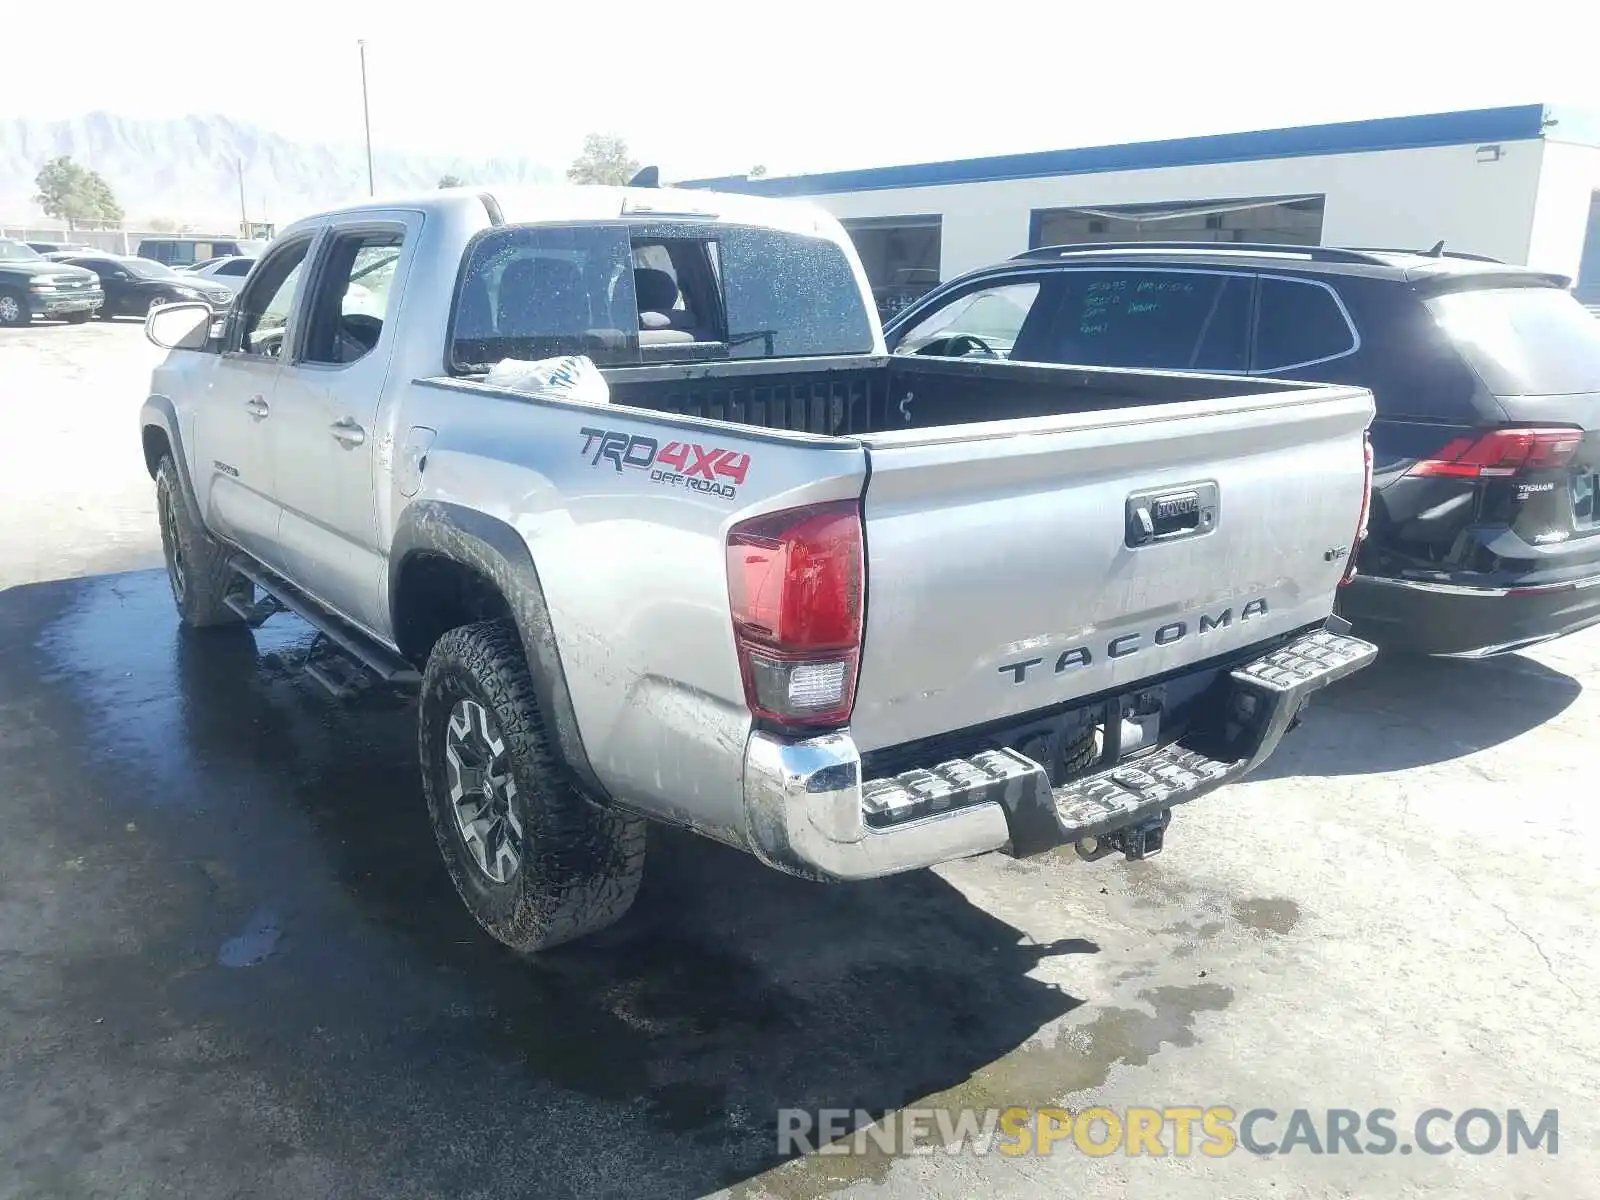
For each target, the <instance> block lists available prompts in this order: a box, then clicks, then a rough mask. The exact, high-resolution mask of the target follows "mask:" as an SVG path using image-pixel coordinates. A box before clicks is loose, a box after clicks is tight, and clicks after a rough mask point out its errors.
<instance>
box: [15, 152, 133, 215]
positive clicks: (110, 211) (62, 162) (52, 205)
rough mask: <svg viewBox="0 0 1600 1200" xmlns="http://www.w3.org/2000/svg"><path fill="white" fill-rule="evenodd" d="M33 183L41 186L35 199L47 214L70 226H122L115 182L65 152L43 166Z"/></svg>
mask: <svg viewBox="0 0 1600 1200" xmlns="http://www.w3.org/2000/svg"><path fill="white" fill-rule="evenodd" d="M33 185H34V186H35V187H36V188H38V189H39V193H38V195H36V196H35V197H34V198H33V201H34V203H35V204H37V205H38V206H39V207H40V208H42V209H43V210H44V212H45V215H46V216H50V217H57V218H59V219H61V220H63V221H65V222H66V223H67V228H68V229H76V228H77V227H78V226H79V225H80V224H85V225H120V224H121V223H122V205H120V204H118V203H117V198H116V196H115V195H113V194H112V191H111V185H110V184H108V183H107V182H106V181H105V180H104V179H102V178H101V177H100V175H99V174H98V173H97V172H95V171H91V170H89V169H88V168H87V167H84V166H80V165H79V164H78V163H75V162H73V161H72V156H71V155H67V154H63V155H61V156H60V157H59V158H52V159H51V160H50V161H49V162H47V163H45V165H44V166H43V167H41V168H39V174H38V175H36V176H35V177H34V180H33Z"/></svg>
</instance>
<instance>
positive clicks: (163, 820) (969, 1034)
mask: <svg viewBox="0 0 1600 1200" xmlns="http://www.w3.org/2000/svg"><path fill="white" fill-rule="evenodd" d="M33 610H38V611H37V612H34V611H33ZM35 617H37V618H38V619H35ZM174 626H175V621H174V620H173V618H172V615H171V600H170V597H169V596H168V595H167V592H166V583H165V579H164V577H163V576H162V575H161V574H160V573H158V572H147V573H137V574H131V575H123V576H114V577H107V578H101V579H94V580H85V581H73V582H70V583H61V584H51V585H40V586H37V587H27V588H17V589H13V590H12V591H10V592H7V593H4V594H0V659H3V660H4V661H6V662H7V663H8V668H9V667H15V668H18V669H21V668H22V667H23V666H24V665H25V663H29V664H31V668H30V669H31V671H32V672H33V674H32V675H31V676H30V677H29V681H28V682H27V683H26V684H25V687H26V688H32V689H34V690H35V691H36V693H37V696H36V698H37V699H38V701H39V702H40V705H39V711H41V712H45V713H48V714H49V722H50V725H51V726H52V728H54V729H56V730H58V731H59V734H60V736H62V737H68V736H71V735H72V734H73V733H81V734H82V735H83V737H84V739H85V745H86V752H85V755H84V758H85V761H84V762H83V763H82V764H81V766H78V767H76V768H72V770H73V771H75V772H77V774H74V775H71V776H70V777H67V778H65V780H64V781H55V782H51V783H49V784H48V785H45V784H41V786H48V787H49V789H51V790H52V791H61V792H63V794H65V793H68V792H71V791H72V790H73V789H75V788H76V789H78V790H80V791H81V790H84V789H91V790H94V791H97V792H103V793H104V794H106V795H108V796H115V797H116V799H115V801H114V802H113V811H112V813H111V814H109V817H108V819H109V820H110V821H112V822H114V823H115V824H116V827H117V828H118V829H120V827H121V823H122V822H123V821H126V822H127V825H128V828H129V830H132V829H134V828H135V826H137V828H138V830H139V831H140V837H141V838H145V839H153V840H154V841H155V842H156V843H157V845H158V851H156V852H153V853H152V854H151V855H150V856H148V862H147V864H146V866H145V867H143V868H141V870H147V871H153V872H157V874H156V876H155V877H152V878H151V879H149V880H147V881H146V883H145V884H142V885H140V887H139V888H133V885H132V884H130V885H129V888H130V889H132V890H130V891H129V893H128V894H127V896H126V897H125V899H118V900H115V901H114V902H115V903H123V902H126V903H127V904H129V905H137V904H139V903H141V900H140V897H142V896H148V897H156V898H158V899H152V900H151V901H150V903H151V904H152V906H153V909H155V910H158V911H152V912H151V913H149V914H147V917H148V919H147V920H146V927H147V932H146V933H145V934H144V935H143V936H144V938H145V941H144V943H143V944H142V946H141V949H140V952H139V953H138V954H137V955H135V956H131V957H127V956H125V957H120V958H112V959H106V960H96V961H94V962H70V963H67V962H64V963H62V964H60V969H61V973H62V976H63V978H64V979H70V980H71V981H72V985H71V987H68V988H66V990H65V991H64V994H63V1000H62V1003H63V1012H62V1016H61V1019H62V1021H63V1022H64V1025H65V1026H66V1027H72V1026H76V1025H78V1024H79V1023H80V1022H81V1021H82V1020H83V1018H84V1015H85V1014H86V1013H88V1012H90V1011H91V1010H92V1011H93V1012H94V1013H96V1014H100V1013H105V1012H113V1013H115V1014H117V1017H116V1019H117V1023H118V1025H119V1026H123V1027H125V1028H126V1029H131V1030H132V1031H133V1032H131V1033H126V1032H125V1033H124V1035H123V1041H122V1042H121V1043H119V1044H120V1045H121V1046H122V1047H123V1048H124V1050H126V1049H127V1048H128V1047H130V1046H138V1045H139V1043H140V1038H141V1036H144V1035H142V1034H141V1033H140V1032H139V1031H140V1030H144V1029H147V1028H148V1030H149V1031H150V1032H149V1034H148V1036H149V1037H150V1038H152V1039H153V1038H155V1037H156V1032H155V1031H156V1030H158V1029H159V1030H163V1031H165V1032H164V1033H163V1034H162V1036H163V1037H170V1030H171V1027H172V1024H173V1022H174V1021H176V1022H179V1023H180V1024H181V1025H182V1026H183V1027H185V1028H187V1029H190V1030H204V1031H207V1037H208V1038H209V1039H210V1040H211V1041H213V1042H221V1043H225V1044H226V1045H227V1046H228V1047H229V1050H228V1054H227V1056H226V1063H225V1064H222V1063H218V1062H213V1061H211V1060H210V1059H208V1058H206V1057H204V1056H201V1057H197V1059H196V1061H194V1062H185V1063H182V1064H176V1065H178V1066H181V1067H182V1069H183V1070H185V1071H189V1072H197V1073H198V1074H199V1078H202V1079H204V1078H208V1077H211V1076H214V1078H215V1081H216V1093H215V1098H214V1100H213V1101H212V1102H213V1103H214V1104H215V1105H216V1106H217V1112H216V1114H203V1115H201V1116H198V1117H196V1118H194V1119H195V1120H198V1121H201V1123H202V1127H203V1126H204V1124H205V1123H206V1122H212V1123H215V1124H216V1125H218V1127H219V1128H220V1129H222V1130H223V1131H224V1133H225V1134H226V1131H228V1130H230V1129H233V1128H234V1126H233V1125H232V1124H231V1123H230V1122H228V1121H227V1120H224V1119H223V1118H224V1117H225V1116H226V1114H227V1111H228V1107H229V1104H230V1101H229V1099H228V1096H229V1095H230V1094H231V1093H233V1092H235V1091H237V1090H239V1087H240V1084H239V1082H238V1080H239V1078H240V1075H241V1073H243V1074H244V1075H245V1076H248V1078H249V1081H250V1082H249V1089H250V1090H251V1091H252V1092H254V1093H255V1094H257V1095H266V1096H270V1097H271V1098H272V1103H273V1104H275V1105H277V1106H279V1107H281V1108H282V1109H284V1110H285V1112H284V1113H283V1114H281V1115H280V1116H279V1117H278V1118H276V1119H275V1121H274V1129H275V1130H276V1132H275V1133H274V1135H273V1137H272V1138H265V1137H264V1136H263V1137H258V1136H256V1135H254V1134H251V1133H249V1132H246V1133H243V1134H240V1133H238V1132H237V1131H235V1132H234V1133H232V1135H231V1136H232V1137H233V1138H234V1141H232V1142H230V1141H229V1140H228V1136H222V1137H219V1138H216V1139H212V1140H211V1141H209V1142H207V1145H208V1146H210V1147H211V1148H209V1149H207V1150H206V1151H204V1152H203V1154H202V1155H201V1158H202V1161H200V1162H196V1161H194V1160H193V1159H192V1158H191V1159H189V1160H188V1162H189V1167H190V1168H191V1171H190V1174H191V1177H193V1178H197V1179H198V1178H202V1177H204V1176H205V1173H206V1166H207V1162H206V1161H205V1160H206V1159H207V1158H208V1157H209V1156H212V1155H215V1156H217V1158H218V1163H219V1169H220V1167H221V1164H223V1163H225V1164H226V1166H227V1169H228V1171H230V1172H232V1174H229V1175H228V1176H227V1177H228V1178H230V1179H234V1178H237V1179H238V1181H239V1186H243V1187H246V1188H247V1189H248V1188H249V1186H250V1185H249V1184H246V1183H245V1182H244V1181H245V1180H246V1179H248V1178H251V1177H252V1173H253V1172H256V1171H260V1172H261V1173H262V1174H261V1178H262V1179H265V1178H268V1177H269V1176H270V1177H271V1178H272V1179H273V1180H274V1181H275V1182H274V1186H277V1185H279V1184H281V1183H282V1181H283V1177H282V1175H281V1174H271V1173H272V1172H274V1171H278V1170H279V1167H278V1166H277V1165H276V1164H277V1163H278V1161H279V1160H280V1159H282V1158H283V1157H284V1156H285V1155H288V1156H290V1157H294V1156H309V1157H313V1158H315V1159H316V1160H317V1161H319V1162H322V1163H324V1164H338V1166H337V1168H335V1169H336V1170H337V1172H338V1174H337V1175H336V1176H335V1178H337V1179H339V1183H338V1184H336V1185H334V1186H333V1190H334V1191H336V1192H341V1193H343V1194H390V1195H401V1194H405V1195H412V1194H425V1195H433V1196H448V1195H458V1194H472V1195H483V1194H495V1195H513V1194H515V1195H539V1196H597V1195H652V1196H679V1195H681V1196H690V1195H695V1196H698V1195H702V1194H704V1193H706V1192H708V1191H712V1190H715V1189H717V1188H719V1187H724V1186H729V1185H731V1184H734V1183H737V1182H739V1181H741V1180H744V1179H748V1178H749V1177H750V1176H752V1175H754V1174H756V1173H759V1172H761V1171H763V1170H765V1169H767V1168H769V1167H771V1166H774V1165H776V1164H777V1163H779V1162H781V1161H783V1158H784V1156H783V1155H780V1153H779V1143H778V1136H777V1127H778V1121H779V1119H780V1118H779V1110H780V1109H786V1108H787V1109H794V1108H799V1109H806V1110H817V1109H823V1108H833V1109H847V1110H852V1111H853V1110H865V1111H866V1112H868V1113H870V1114H873V1115H874V1116H876V1115H878V1114H881V1113H883V1112H885V1111H888V1110H891V1109H894V1108H896V1107H899V1106H902V1105H905V1104H907V1103H910V1102H913V1101H915V1100H917V1099H919V1098H921V1097H925V1096H928V1095H930V1094H933V1093H937V1092H941V1091H944V1090H945V1089H949V1088H952V1087H956V1086H959V1085H961V1084H962V1083H963V1082H964V1081H966V1080H968V1079H969V1078H970V1077H971V1076H972V1075H973V1073H974V1072H977V1071H979V1070H981V1069H983V1068H985V1067H987V1066H989V1065H990V1064H993V1063H994V1062H995V1061H996V1060H997V1059H1000V1058H1002V1057H1004V1056H1005V1055H1007V1054H1008V1053H1009V1052H1011V1051H1014V1050H1016V1049H1017V1048H1018V1047H1020V1046H1022V1045H1023V1044H1024V1043H1026V1042H1028V1041H1029V1040H1030V1039H1031V1038H1033V1036H1034V1035H1035V1034H1036V1033H1037V1032H1038V1031H1039V1029H1040V1028H1041V1027H1042V1026H1044V1025H1046V1024H1048V1023H1050V1022H1051V1021H1053V1020H1055V1019H1056V1018H1058V1017H1060V1016H1062V1015H1063V1014H1065V1013H1067V1012H1069V1011H1071V1010H1072V1009H1073V1008H1075V1007H1076V1006H1077V1005H1079V1004H1080V1003H1082V1001H1081V1000H1079V999H1077V998H1075V997H1073V996H1071V995H1069V994H1067V993H1065V992H1063V991H1061V990H1060V989H1058V988H1057V987H1055V986H1053V985H1051V984H1048V983H1045V982H1042V981H1040V980H1037V979H1034V978H1032V977H1031V973H1032V972H1033V971H1034V969H1035V968H1036V967H1037V966H1038V965H1039V964H1040V962H1041V960H1042V959H1045V958H1048V957H1051V956H1055V955H1062V954H1080V953H1093V952H1095V951H1096V950H1097V949H1098V947H1096V946H1095V945H1094V944H1093V943H1090V942H1087V941H1082V940H1077V939H1069V940H1065V941H1062V942H1058V943H1053V944H1048V945H1040V944H1033V943H1029V942H1028V941H1027V940H1026V939H1025V938H1024V937H1023V936H1022V935H1021V934H1019V932H1018V931H1017V930H1016V929H1014V928H1012V927H1011V926H1009V925H1007V924H1006V923H1005V922H1003V921H1001V920H998V919H997V918H995V917H993V916H990V915H989V914H987V913H985V912H984V911H982V910H981V909H979V908H977V907H975V906H973V905H972V904H971V903H969V902H968V901H967V900H966V898H965V897H964V896H963V895H962V894H961V893H960V892H959V891H957V890H956V889H955V888H954V887H952V886H951V885H949V884H948V883H946V882H945V881H944V880H942V879H941V878H940V877H938V876H937V875H934V874H932V873H928V872H921V873H915V874H911V875H905V876H899V877H896V878H891V879H886V880H880V881H873V882H869V883H862V884H856V885H838V886H831V887H829V886H821V885H815V884H810V883H806V882H804V881H800V880H795V879H791V878H788V877H786V876H782V875H780V874H777V873H775V872H772V871H769V870H767V869H766V868H764V867H762V866H760V865H759V864H758V863H757V862H756V861H755V860H753V859H751V858H749V857H748V856H746V855H743V854H740V853H738V852H736V851H733V850H730V849H727V848H724V847H721V846H717V845H714V844H711V843H708V842H705V841H704V840H702V839H699V838H696V837H693V836H689V835H686V834H681V833H678V832H676V831H672V830H666V829H658V828H653V829H652V842H651V847H650V857H649V865H648V869H647V873H646V878H645V882H644V886H643V887H642V889H641V894H640V896H639V900H638V902H637V903H636V905H635V907H634V910H633V912H632V913H631V914H630V915H629V917H627V918H626V919H625V920H624V921H623V922H622V923H621V924H619V925H618V926H616V927H614V928H613V929H611V930H609V931H607V932H605V933H604V934H602V935H600V936H598V937H596V938H594V939H592V940H590V941H588V942H585V943H581V944H579V945H576V946H572V947H567V948H564V949H562V950H559V951H555V952H552V953H550V954H547V955H543V956H540V957H539V958H537V959H532V960H530V959H524V958H520V957H518V956H516V955H513V954H511V953H509V952H507V951H505V950H503V949H502V948H500V947H499V946H498V945H497V944H495V943H493V942H492V941H491V940H490V939H489V938H488V937H487V936H486V935H484V934H482V933H481V932H480V931H479V930H478V929H477V927H476V926H475V925H474V924H473V922H472V921H471V919H470V917H469V916H467V914H466V912H465V910H464V909H463V908H462V906H461V904H460V902H459V901H458V900H457V898H456V896H455V894H454V891H453V889H452V887H451V885H450V883H449V880H448V877H447V875H446V874H445V872H444V869H443V866H442V864H441V863H440V861H439V857H438V854H437V851H436V848H435V847H434V844H433V837H432V833H431V830H430V827H429V824H428V822H427V819H426V816H425V813H424V810H423V805H422V800H421V795H420V788H419V785H418V783H417V778H416V761H415V760H416V751H415V738H414V730H413V720H412V713H411V710H410V707H409V706H408V705H399V704H393V703H390V704H369V705H364V706H356V707H348V706H338V705H335V704H333V703H332V702H331V701H328V700H327V699H325V698H323V697H322V696H320V695H319V694H318V693H317V692H316V690H315V688H314V687H313V686H311V685H309V684H308V683H307V682H306V681H305V680H304V677H303V676H301V675H300V673H299V672H298V669H297V659H298V656H300V655H301V654H303V652H304V649H305V645H306V642H307V641H308V639H309V634H308V631H307V630H306V629H305V627H304V626H302V625H299V624H298V623H297V622H294V621H293V620H292V619H288V618H275V619H274V620H273V621H272V622H270V623H269V624H268V625H267V626H265V627H263V629H261V630H259V631H257V632H256V633H255V634H253V635H252V634H251V633H249V632H246V631H243V630H238V629H234V630H221V631H208V632H206V633H202V634H199V635H194V634H181V633H179V632H178V631H177V630H176V629H175V628H174ZM29 640H31V641H33V642H34V643H35V645H34V646H33V647H32V648H31V649H30V648H29V644H28V643H29ZM20 679H21V677H20V676H16V677H14V681H15V680H20ZM10 686H11V685H8V687H10ZM69 726H71V727H73V728H71V729H69V728H68V727H69ZM60 769H62V770H67V769H68V768H65V767H62V768H60ZM51 836H60V831H52V834H51ZM73 836H75V837H77V838H78V839H79V840H81V839H82V838H83V836H84V833H83V830H82V829H78V830H75V831H74V833H73ZM109 852H110V851H108V853H109ZM151 863H153V864H155V865H150V864H151ZM119 869H127V870H130V871H131V870H132V869H133V868H132V867H131V866H127V865H126V864H125V863H119ZM119 894H120V893H119ZM230 967H248V968H249V969H247V970H244V969H234V970H230V969H229V968H230ZM134 1058H135V1059H137V1058H138V1056H137V1055H134ZM224 1068H225V1069H224ZM130 1069H132V1068H130ZM162 1086H165V1085H162ZM255 1103H258V1104H259V1103H260V1101H259V1100H257V1101H256V1102H255ZM138 1121H139V1118H135V1119H134V1120H133V1125H132V1126H131V1127H130V1128H128V1129H126V1130H125V1131H124V1136H128V1137H139V1136H145V1135H149V1136H150V1137H151V1139H152V1142H151V1144H152V1145H153V1146H156V1147H159V1146H160V1144H161V1135H162V1131H161V1130H146V1131H143V1132H141V1131H140V1130H139V1129H138V1128H137V1126H138ZM251 1128H253V1126H252V1127H251ZM286 1130H291V1131H293V1132H285V1131H286ZM286 1142H287V1144H285V1143H286ZM188 1144H191V1145H195V1144H199V1143H188ZM486 1156H487V1157H486ZM323 1169H329V1168H328V1167H327V1166H325V1167H324V1168H323ZM197 1172H198V1174H197Z"/></svg>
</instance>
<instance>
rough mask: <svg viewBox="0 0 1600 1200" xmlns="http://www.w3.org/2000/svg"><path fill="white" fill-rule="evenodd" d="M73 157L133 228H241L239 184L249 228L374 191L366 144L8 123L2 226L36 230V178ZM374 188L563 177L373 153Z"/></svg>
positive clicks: (216, 129)
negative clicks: (446, 179) (104, 187)
mask: <svg viewBox="0 0 1600 1200" xmlns="http://www.w3.org/2000/svg"><path fill="white" fill-rule="evenodd" d="M61 154H67V155H71V156H72V158H73V159H74V160H75V161H77V162H78V163H80V164H82V165H83V166H86V167H88V168H90V169H91V170H94V171H98V172H99V173H100V175H101V176H102V177H103V178H104V179H105V180H106V182H107V183H109V184H110V185H111V190H112V192H113V193H114V194H115V195H116V197H117V200H118V202H119V203H121V205H122V208H123V211H124V212H125V213H126V214H127V219H126V221H125V222H124V224H125V226H126V227H127V228H129V229H140V228H148V227H149V226H150V223H151V222H152V221H156V222H158V223H164V222H173V223H174V224H175V225H177V226H194V227H198V228H206V229H208V230H210V231H212V232H223V231H227V230H231V229H234V228H236V227H237V226H238V223H239V182H240V177H241V175H242V176H243V180H244V207H245V212H246V214H247V215H248V216H249V218H250V220H252V221H274V222H277V223H279V224H283V223H286V222H288V221H291V220H294V219H295V218H297V217H299V216H302V215H304V214H306V213H308V212H315V211H316V210H318V209H320V208H327V207H330V206H332V205H335V204H338V203H341V202H343V201H345V200H348V199H351V198H356V197H362V196H365V195H366V194H367V165H366V154H365V151H364V150H363V149H362V147H361V146H358V145H357V146H338V145H311V144H308V143H305V142H296V141H292V140H290V139H288V138H285V137H282V136H280V135H278V134H275V133H271V132H269V131H267V130H263V129H260V128H258V127H256V126H254V125H251V124H248V123H246V122H241V121H234V120H231V119H229V118H228V117H224V116H218V115H202V116H189V117H181V118H175V119H168V120H142V119H132V118H127V117H119V116H117V115H115V114H113V113H105V112H93V113H88V114H86V115H84V116H80V117H73V118H70V119H68V120H61V121H37V120H15V119H13V120H0V224H3V225H20V224H33V225H37V224H38V223H39V222H40V220H41V214H40V212H39V209H38V207H37V206H36V205H35V204H34V202H33V196H34V192H35V188H34V183H33V180H34V176H35V175H37V174H38V172H39V168H40V167H42V166H43V165H44V164H45V162H46V161H48V160H49V159H51V158H54V157H56V156H57V155H61ZM372 168H373V177H374V180H375V183H376V190H377V191H378V193H379V194H380V195H381V194H383V193H384V192H394V191H423V190H427V189H429V188H433V187H436V186H437V185H438V182H439V179H440V177H441V176H444V175H455V176H457V177H458V178H460V179H462V180H464V181H465V182H468V183H472V182H475V181H484V182H488V181H491V180H492V181H494V182H496V183H546V182H551V181H554V180H555V179H557V178H559V172H558V171H556V170H553V169H552V168H550V167H549V166H547V165H545V164H541V163H537V162H534V161H532V160H531V159H527V158H493V159H479V160H469V159H462V158H453V157H451V156H449V155H438V154H407V153H400V152H395V151H390V150H384V149H380V148H377V147H375V148H374V150H373V158H372Z"/></svg>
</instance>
